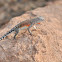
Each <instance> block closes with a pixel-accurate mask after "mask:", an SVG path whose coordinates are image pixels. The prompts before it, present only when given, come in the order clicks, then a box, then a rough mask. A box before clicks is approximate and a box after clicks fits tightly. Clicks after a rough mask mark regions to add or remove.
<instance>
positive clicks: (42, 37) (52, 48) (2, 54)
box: [0, 2, 62, 62]
mask: <svg viewBox="0 0 62 62" xmlns="http://www.w3.org/2000/svg"><path fill="white" fill-rule="evenodd" d="M31 12H32V13H33V14H34V15H37V16H42V17H44V18H45V20H44V21H43V22H41V24H40V25H36V27H37V29H36V30H34V29H33V28H31V31H32V33H33V35H32V36H30V35H29V33H28V31H27V30H22V31H20V32H19V34H18V36H17V38H16V40H14V39H13V35H14V34H13V33H11V34H10V35H8V36H7V37H6V38H5V39H4V40H2V41H0V62H62V3H61V2H59V4H56V3H54V4H53V5H52V4H50V6H46V7H45V8H41V7H40V8H37V9H35V10H33V11H29V12H27V13H25V14H24V15H22V16H19V17H15V18H13V19H12V20H11V21H10V22H9V23H8V24H6V25H5V27H3V28H1V29H0V37H1V36H2V35H4V34H5V33H6V32H7V31H9V30H10V29H11V28H12V27H13V26H15V25H16V24H17V23H19V22H21V21H23V20H26V19H30V18H33V15H32V14H31Z"/></svg>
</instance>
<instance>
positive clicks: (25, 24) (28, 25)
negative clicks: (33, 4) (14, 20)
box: [0, 16, 44, 40]
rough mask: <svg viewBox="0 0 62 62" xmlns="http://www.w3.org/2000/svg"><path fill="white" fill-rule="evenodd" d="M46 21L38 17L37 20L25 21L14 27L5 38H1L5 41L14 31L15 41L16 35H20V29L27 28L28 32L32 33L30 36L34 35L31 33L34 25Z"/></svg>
mask: <svg viewBox="0 0 62 62" xmlns="http://www.w3.org/2000/svg"><path fill="white" fill-rule="evenodd" d="M43 20H44V18H43V17H41V16H40V17H36V18H33V19H31V20H25V21H23V22H20V23H19V24H17V25H16V26H15V27H13V28H12V29H11V30H10V31H9V32H7V33H6V34H5V35H4V36H2V37H1V38H0V40H2V39H4V38H5V37H6V36H7V35H8V34H10V33H11V32H13V31H15V32H16V33H15V35H14V39H15V38H16V35H17V34H18V32H19V29H21V28H22V29H25V28H27V29H28V32H29V33H30V35H32V33H31V31H30V28H31V27H32V26H33V25H34V24H36V23H38V24H40V22H41V21H43Z"/></svg>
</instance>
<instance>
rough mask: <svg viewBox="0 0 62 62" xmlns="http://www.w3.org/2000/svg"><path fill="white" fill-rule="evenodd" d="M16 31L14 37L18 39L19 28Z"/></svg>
mask: <svg viewBox="0 0 62 62" xmlns="http://www.w3.org/2000/svg"><path fill="white" fill-rule="evenodd" d="M14 31H15V35H14V39H16V36H17V34H18V33H19V29H15V30H14Z"/></svg>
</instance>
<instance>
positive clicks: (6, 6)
mask: <svg viewBox="0 0 62 62" xmlns="http://www.w3.org/2000/svg"><path fill="white" fill-rule="evenodd" d="M54 1H55V0H0V27H1V26H3V25H4V24H5V23H8V22H9V21H10V19H11V18H13V17H15V16H20V15H22V14H23V13H25V12H26V11H29V10H32V9H35V8H37V7H45V6H47V5H48V4H47V3H48V2H54Z"/></svg>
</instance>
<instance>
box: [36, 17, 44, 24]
mask: <svg viewBox="0 0 62 62" xmlns="http://www.w3.org/2000/svg"><path fill="white" fill-rule="evenodd" d="M41 21H44V18H43V17H41V16H39V17H37V20H36V23H38V24H40V22H41Z"/></svg>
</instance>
